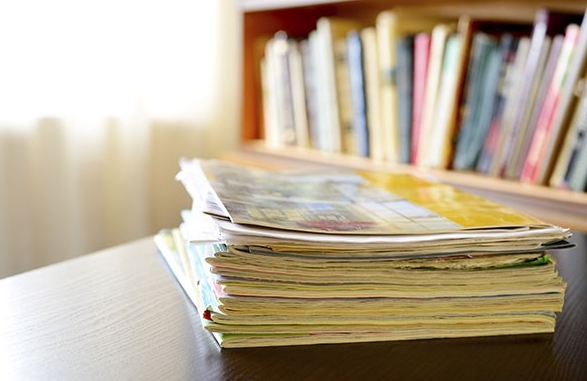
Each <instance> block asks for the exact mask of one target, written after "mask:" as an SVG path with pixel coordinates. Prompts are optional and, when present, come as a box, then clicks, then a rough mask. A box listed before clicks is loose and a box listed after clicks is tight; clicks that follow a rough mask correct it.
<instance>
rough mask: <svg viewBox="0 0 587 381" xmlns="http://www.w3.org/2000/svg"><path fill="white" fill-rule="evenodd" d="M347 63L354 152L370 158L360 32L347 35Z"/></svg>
mask: <svg viewBox="0 0 587 381" xmlns="http://www.w3.org/2000/svg"><path fill="white" fill-rule="evenodd" d="M347 62H348V75H349V83H350V95H351V101H352V102H351V104H352V124H353V131H354V139H353V142H354V144H355V147H354V149H352V151H353V152H355V153H356V154H357V155H358V156H362V157H368V156H369V123H368V118H367V97H366V86H365V69H364V53H363V40H362V38H361V33H360V32H359V31H358V30H352V31H350V32H349V33H348V35H347Z"/></svg>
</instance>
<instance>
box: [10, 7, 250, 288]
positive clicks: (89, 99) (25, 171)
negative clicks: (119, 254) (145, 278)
mask: <svg viewBox="0 0 587 381" xmlns="http://www.w3.org/2000/svg"><path fill="white" fill-rule="evenodd" d="M234 1H235V0H218V1H206V0H150V1H139V0H100V1H98V0H85V1H75V0H52V1H43V0H19V1H0V278H2V277H6V276H9V275H13V274H17V273H20V272H23V271H27V270H30V269H33V268H36V267H39V266H44V265H47V264H50V263H54V262H57V261H62V260H65V259H68V258H72V257H75V256H78V255H81V254H86V253H89V252H93V251H96V250H99V249H102V248H106V247H109V246H112V245H116V244H119V243H123V242H126V241H130V240H133V239H137V238H140V237H145V236H147V235H150V234H153V233H155V232H156V231H158V230H159V229H161V228H166V227H173V226H176V225H177V224H178V223H179V220H180V216H179V213H180V211H181V209H183V208H189V207H190V199H189V197H188V196H187V194H186V192H185V191H184V190H183V188H182V186H181V185H180V184H179V183H178V182H177V181H175V179H174V177H175V175H176V173H177V172H178V170H179V164H178V162H179V158H180V157H182V156H185V157H196V156H197V157H214V156H216V155H217V154H218V153H220V152H221V151H223V150H225V149H231V148H233V147H234V146H235V145H236V143H237V139H238V128H237V125H238V123H239V118H240V115H239V112H240V109H239V96H240V72H239V70H240V60H241V58H240V38H241V35H240V27H241V25H240V19H239V16H238V13H237V12H236V9H235V4H234Z"/></svg>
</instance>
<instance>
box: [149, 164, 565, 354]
mask: <svg viewBox="0 0 587 381" xmlns="http://www.w3.org/2000/svg"><path fill="white" fill-rule="evenodd" d="M177 179H178V180H179V181H181V183H182V184H183V185H184V186H185V189H186V190H187V192H188V193H189V195H190V196H191V197H192V200H193V204H192V207H191V209H189V210H185V211H184V212H183V213H182V219H183V222H182V223H181V225H180V226H179V227H176V228H171V229H165V230H162V231H160V232H159V233H158V234H157V235H156V236H155V241H156V244H157V246H158V248H159V250H160V252H161V254H162V255H163V257H164V258H165V260H166V261H167V263H168V264H169V267H170V269H171V270H172V271H173V274H174V276H175V277H176V279H177V280H178V281H179V283H180V284H181V286H182V287H183V289H184V290H185V292H186V294H187V295H188V296H189V298H190V299H191V300H192V301H193V303H194V305H195V306H196V308H197V309H198V313H199V315H200V318H201V322H202V324H203V326H204V328H205V329H206V330H208V331H209V332H211V335H212V336H213V337H214V338H215V339H216V340H217V341H218V343H219V345H220V346H221V347H225V348H230V347H255V346H281V345H308V344H327V343H349V342H367V341H384V340H408V339H425V338H446V337H466V336H493V335H511V334H530V333H548V332H553V331H554V330H555V325H556V314H557V313H558V312H559V311H561V309H562V308H563V300H564V292H565V287H566V285H565V281H564V280H563V279H562V278H561V277H560V276H559V275H558V273H557V271H556V267H555V263H554V262H553V261H552V259H551V258H550V256H549V255H548V251H549V250H551V249H562V248H566V247H570V246H571V244H570V243H569V242H568V241H567V239H568V238H569V236H570V232H569V230H568V229H565V228H561V227H557V226H553V225H549V224H545V223H543V222H541V221H540V220H538V219H535V218H533V217H531V216H527V215H523V214H520V213H518V212H516V211H515V210H512V209H510V208H507V207H504V206H502V205H498V204H495V203H493V202H491V201H489V200H486V199H483V198H481V197H479V196H476V195H472V194H468V193H465V192H463V191H460V190H458V189H456V188H453V187H451V186H448V185H445V184H441V183H436V182H430V181H428V180H426V179H423V178H420V177H415V176H412V175H405V174H384V173H375V172H357V173H355V172H341V171H333V170H332V169H325V170H324V171H321V170H318V171H317V170H315V169H314V170H312V171H309V172H305V171H295V172H292V171H288V172H283V171H264V170H260V169H255V168H251V167H244V166H239V165H235V164H232V163H228V162H222V161H214V160H199V159H192V160H188V159H184V160H182V161H181V171H180V172H179V173H178V175H177Z"/></svg>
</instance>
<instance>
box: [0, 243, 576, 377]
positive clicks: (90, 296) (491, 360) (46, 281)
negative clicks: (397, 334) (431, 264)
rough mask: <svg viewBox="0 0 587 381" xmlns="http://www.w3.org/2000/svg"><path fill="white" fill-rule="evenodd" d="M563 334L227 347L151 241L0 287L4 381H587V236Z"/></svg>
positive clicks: (566, 268)
mask: <svg viewBox="0 0 587 381" xmlns="http://www.w3.org/2000/svg"><path fill="white" fill-rule="evenodd" d="M573 240H574V241H576V242H577V243H578V245H579V246H578V247H577V248H575V249H573V250H568V251H564V252H562V253H555V256H556V258H557V260H558V266H559V270H560V273H561V274H562V275H563V277H564V278H565V279H566V280H567V282H568V289H567V294H566V301H565V308H564V311H563V312H562V313H561V314H560V315H559V317H558V320H557V328H556V332H555V333H554V334H548V335H544V334H541V335H522V336H508V337H489V338H466V339H450V340H419V341H405V342H382V343H365V344H344V345H314V346H297V347H277V348H251V349H229V350H226V349H223V350H220V349H219V348H218V347H217V346H216V344H215V342H214V340H213V339H212V337H211V336H210V335H209V334H208V333H207V332H205V331H203V330H202V328H201V326H200V322H199V320H198V316H197V312H196V311H195V309H194V307H193V306H192V305H191V304H190V302H189V300H188V299H187V297H186V296H185V295H184V294H183V292H182V290H181V288H180V287H179V286H178V284H177V283H176V282H175V279H174V278H173V277H172V274H171V273H170V271H169V269H168V268H167V266H166V264H165V262H164V261H163V259H162V258H161V257H160V255H159V254H158V253H157V250H156V247H155V245H154V243H153V241H152V238H150V237H149V238H145V239H141V240H138V241H135V242H130V243H128V244H125V245H122V246H117V247H114V248H111V249H108V250H104V251H100V252H97V253H94V254H90V255H86V256H83V257H80V258H77V259H73V260H69V261H66V262H62V263H60V264H56V265H52V266H48V267H45V268H41V269H38V270H34V271H30V272H28V273H24V274H21V275H17V276H14V277H10V278H6V279H3V280H0V380H27V381H30V380H78V381H79V380H117V381H119V380H167V381H169V380H280V381H285V380H445V379H446V380H453V381H454V380H467V381H472V380H493V381H496V380H516V381H519V380H534V381H536V380H587V237H586V236H585V235H579V234H576V235H575V236H574V238H573Z"/></svg>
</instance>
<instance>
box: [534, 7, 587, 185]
mask: <svg viewBox="0 0 587 381" xmlns="http://www.w3.org/2000/svg"><path fill="white" fill-rule="evenodd" d="M586 15H587V12H586ZM586 24H587V19H586V18H585V16H584V18H583V22H582V24H581V30H580V32H579V40H578V41H577V46H576V50H575V53H574V56H573V58H572V62H571V63H570V64H569V69H568V74H567V75H568V77H567V78H566V79H565V88H564V89H563V93H562V94H561V108H562V111H561V112H560V113H558V115H557V117H558V119H556V120H555V121H554V130H555V135H556V136H558V138H557V139H553V140H556V141H558V142H559V143H558V145H557V143H556V142H554V144H552V145H551V146H550V147H548V148H549V149H548V150H547V153H550V154H551V155H552V156H553V157H555V158H556V160H555V162H554V163H553V164H552V169H550V168H546V167H543V168H542V172H541V173H542V175H543V176H542V180H544V181H546V179H547V178H548V185H550V186H552V187H561V186H563V184H564V177H565V173H566V170H567V168H568V167H569V166H570V165H571V159H572V154H573V151H574V146H575V142H577V141H580V140H581V135H582V134H583V131H582V130H581V126H582V124H581V123H573V121H572V118H573V115H575V114H576V109H577V108H578V107H579V102H580V98H581V97H582V96H583V95H582V92H583V86H584V79H585V72H586V70H587V25H586ZM557 126H558V127H557ZM557 130H558V132H556V131H557ZM559 147H560V148H559Z"/></svg>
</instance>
